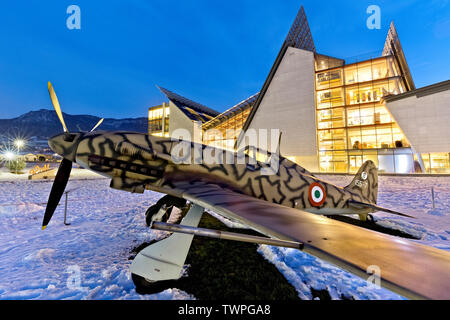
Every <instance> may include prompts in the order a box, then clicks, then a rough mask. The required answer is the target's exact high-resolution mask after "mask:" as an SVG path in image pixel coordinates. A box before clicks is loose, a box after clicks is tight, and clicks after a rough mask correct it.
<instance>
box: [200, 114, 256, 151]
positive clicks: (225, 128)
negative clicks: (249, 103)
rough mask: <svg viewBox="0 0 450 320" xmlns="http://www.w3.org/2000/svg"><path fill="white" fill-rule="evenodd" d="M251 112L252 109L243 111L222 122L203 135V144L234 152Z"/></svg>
mask: <svg viewBox="0 0 450 320" xmlns="http://www.w3.org/2000/svg"><path fill="white" fill-rule="evenodd" d="M250 111H251V108H247V109H245V110H242V111H241V112H238V113H236V114H235V115H233V116H232V117H230V118H229V119H227V120H225V121H223V122H221V123H220V124H218V125H217V126H215V127H214V128H213V129H209V130H207V131H205V132H204V134H203V143H204V144H207V145H210V146H213V147H216V148H221V149H226V150H233V149H234V145H235V143H236V140H237V138H238V136H239V134H240V132H241V131H242V127H243V126H244V123H245V121H246V120H247V118H248V115H249V114H250Z"/></svg>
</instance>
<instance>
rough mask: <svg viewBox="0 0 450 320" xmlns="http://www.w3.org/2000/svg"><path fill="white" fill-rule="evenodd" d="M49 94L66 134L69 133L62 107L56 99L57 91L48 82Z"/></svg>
mask: <svg viewBox="0 0 450 320" xmlns="http://www.w3.org/2000/svg"><path fill="white" fill-rule="evenodd" d="M48 93H50V99H52V104H53V108H55V111H56V114H57V115H58V118H59V121H61V124H62V126H63V128H64V132H69V130H67V127H66V123H65V122H64V118H63V115H62V112H61V107H60V106H59V101H58V98H57V97H56V93H55V90H54V89H53V86H52V84H51V83H50V81H49V82H48Z"/></svg>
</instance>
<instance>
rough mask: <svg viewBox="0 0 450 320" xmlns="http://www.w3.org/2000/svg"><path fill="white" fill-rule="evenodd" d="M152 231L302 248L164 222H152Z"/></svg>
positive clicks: (295, 245)
mask: <svg viewBox="0 0 450 320" xmlns="http://www.w3.org/2000/svg"><path fill="white" fill-rule="evenodd" d="M152 229H156V230H163V231H170V232H178V233H184V234H192V235H195V236H201V237H208V238H215V239H222V240H233V241H240V242H249V243H257V244H267V245H270V246H277V247H286V248H294V249H300V250H302V249H303V247H304V245H303V243H301V242H295V241H287V240H278V239H272V238H267V237H258V236H252V235H248V234H242V233H235V232H228V231H220V230H212V229H204V228H196V227H190V226H183V225H178V224H171V223H164V222H153V225H152Z"/></svg>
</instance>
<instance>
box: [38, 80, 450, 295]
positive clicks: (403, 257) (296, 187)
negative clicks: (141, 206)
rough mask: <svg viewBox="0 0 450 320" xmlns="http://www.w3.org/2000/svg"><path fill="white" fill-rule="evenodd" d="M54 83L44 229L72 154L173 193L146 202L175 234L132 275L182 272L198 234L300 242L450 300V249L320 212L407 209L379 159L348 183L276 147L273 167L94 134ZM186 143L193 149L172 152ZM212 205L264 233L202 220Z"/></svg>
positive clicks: (142, 138) (135, 185) (142, 258)
mask: <svg viewBox="0 0 450 320" xmlns="http://www.w3.org/2000/svg"><path fill="white" fill-rule="evenodd" d="M48 89H49V93H50V97H51V100H52V103H53V106H54V108H55V110H56V113H57V114H58V117H59V119H60V121H61V123H62V125H63V128H64V133H62V134H59V135H57V136H55V137H52V138H51V139H49V146H50V147H51V149H52V150H53V151H55V152H56V153H58V154H59V155H61V156H62V157H63V160H62V162H61V165H60V168H59V169H58V172H57V175H56V177H55V181H54V183H53V186H52V189H51V192H50V196H49V200H48V204H47V208H46V211H45V215H44V220H43V229H45V227H46V226H47V224H48V223H49V221H50V219H51V217H52V215H53V213H54V211H55V209H56V207H57V205H58V203H59V201H60V199H61V196H62V194H63V193H64V189H65V187H66V185H67V182H68V180H69V176H70V172H71V169H72V163H73V162H76V163H77V164H79V165H80V166H82V167H84V168H86V169H89V170H92V171H94V172H97V173H99V174H101V175H103V176H105V177H108V178H110V179H111V184H110V186H111V188H114V189H119V190H124V191H128V192H133V193H143V192H144V191H145V190H152V191H157V192H161V193H164V194H166V196H165V197H163V198H162V199H161V200H159V201H158V202H157V203H156V204H155V205H153V206H152V207H150V208H149V210H147V213H146V221H147V224H148V225H149V226H150V227H151V228H153V229H158V230H165V231H170V232H172V233H173V234H172V235H170V236H169V237H167V238H166V239H164V240H161V241H159V242H157V243H155V244H152V245H150V246H148V247H147V248H145V249H143V250H142V251H141V252H140V253H139V254H138V255H137V256H136V257H135V259H134V260H133V263H132V265H131V272H132V275H133V280H135V283H142V282H145V283H152V282H156V281H164V280H172V279H178V278H180V276H181V273H182V269H183V265H184V262H185V259H186V256H187V254H188V251H189V248H190V245H191V242H192V239H193V237H194V235H197V236H206V237H214V238H220V239H228V240H237V241H244V242H252V243H260V244H269V245H275V246H284V247H291V248H297V249H300V250H304V251H305V252H308V253H310V254H312V255H315V256H317V257H319V258H320V259H323V260H326V261H328V262H331V263H333V264H335V265H337V266H339V267H341V268H343V269H346V270H348V271H350V272H352V273H354V274H356V275H358V276H360V277H362V278H368V277H369V276H370V275H368V274H367V272H368V270H370V268H372V266H377V268H379V270H380V271H381V279H380V283H381V285H382V286H384V287H386V288H388V289H390V290H392V291H395V292H397V293H399V294H401V295H403V296H405V297H408V298H431V299H448V298H450V282H449V281H448V279H450V253H448V252H446V251H443V250H438V249H435V248H432V247H428V246H424V245H421V244H418V243H415V242H413V241H409V240H404V239H401V238H398V237H394V236H390V235H386V234H383V233H378V232H375V231H371V230H367V229H363V228H360V227H356V226H354V225H351V224H347V223H344V222H340V221H336V220H334V219H329V218H327V217H324V216H323V215H348V214H357V215H359V216H360V218H361V219H366V218H367V217H370V213H373V212H376V211H386V212H389V213H393V214H399V215H403V214H401V213H398V212H395V211H392V210H389V209H385V208H381V207H379V206H377V205H376V202H377V189H378V178H377V168H376V166H375V165H374V163H373V162H372V161H367V162H366V163H364V164H363V166H362V167H361V168H360V170H359V171H358V173H357V174H356V176H355V178H354V179H353V181H352V182H351V183H350V185H348V186H346V187H345V188H342V187H338V186H336V185H334V184H331V183H327V182H325V181H323V180H321V179H319V178H317V177H315V176H314V175H313V174H311V173H310V172H308V171H306V170H305V169H304V168H302V167H301V166H299V165H297V164H295V163H293V162H291V161H290V160H288V159H286V158H283V157H282V156H278V155H277V154H271V155H270V157H278V158H276V160H277V161H279V169H278V170H277V172H274V174H272V175H263V174H261V171H262V170H263V169H267V166H268V165H267V163H261V162H257V161H251V160H252V159H251V157H250V156H249V155H248V154H245V153H233V152H229V151H223V150H217V149H215V150H214V148H212V149H210V150H209V152H212V153H213V154H215V155H216V157H217V158H218V160H220V159H219V158H220V157H223V158H222V160H223V161H217V162H216V163H220V162H222V163H220V164H206V163H205V162H202V161H195V160H198V159H196V157H198V154H199V153H200V154H201V152H202V151H205V150H206V149H207V148H211V147H207V146H205V145H201V144H196V143H192V142H187V141H179V140H172V139H170V138H160V137H155V136H150V135H147V134H142V133H132V132H101V131H98V132H94V129H95V128H96V127H97V126H98V125H99V124H97V125H96V126H95V127H94V129H93V130H91V132H77V133H71V132H69V131H68V130H67V127H66V125H65V123H64V119H63V116H62V112H61V109H60V106H59V102H58V99H57V97H56V94H55V92H54V90H53V88H52V86H51V84H50V83H49V84H48ZM99 123H100V122H99ZM186 146H187V147H188V152H187V153H185V154H182V155H181V156H180V155H179V153H178V152H174V151H175V150H177V148H178V149H180V147H182V148H185V147H186ZM230 159H231V161H230ZM186 160H190V161H186ZM216 160H217V159H216ZM225 160H227V161H225ZM187 202H188V203H189V204H187ZM130 205H132V204H130ZM185 206H187V208H186V209H187V210H185V211H187V213H186V214H185V216H184V217H182V220H181V218H180V219H178V220H181V222H180V224H177V223H175V224H174V223H167V222H168V219H169V217H170V213H171V211H172V210H173V208H180V209H181V208H183V207H185ZM205 209H208V210H211V211H213V212H214V213H216V214H218V215H220V216H223V217H225V218H227V219H230V220H233V221H237V222H239V223H241V224H243V225H246V226H248V227H250V228H252V229H254V230H256V231H258V232H260V233H261V234H263V235H265V237H263V236H261V237H257V236H249V235H242V234H238V233H230V232H221V231H217V230H209V229H202V228H198V224H199V221H200V218H201V217H202V215H203V213H204V210H205ZM177 211H178V212H179V210H177ZM405 216H406V215H405ZM178 222H179V221H178Z"/></svg>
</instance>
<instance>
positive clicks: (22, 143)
mask: <svg viewBox="0 0 450 320" xmlns="http://www.w3.org/2000/svg"><path fill="white" fill-rule="evenodd" d="M14 145H15V146H16V147H17V150H19V151H20V149H21V148H23V147H24V146H25V141H24V140H22V139H17V140H14Z"/></svg>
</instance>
